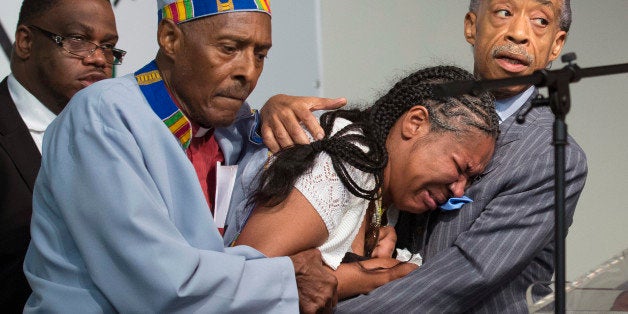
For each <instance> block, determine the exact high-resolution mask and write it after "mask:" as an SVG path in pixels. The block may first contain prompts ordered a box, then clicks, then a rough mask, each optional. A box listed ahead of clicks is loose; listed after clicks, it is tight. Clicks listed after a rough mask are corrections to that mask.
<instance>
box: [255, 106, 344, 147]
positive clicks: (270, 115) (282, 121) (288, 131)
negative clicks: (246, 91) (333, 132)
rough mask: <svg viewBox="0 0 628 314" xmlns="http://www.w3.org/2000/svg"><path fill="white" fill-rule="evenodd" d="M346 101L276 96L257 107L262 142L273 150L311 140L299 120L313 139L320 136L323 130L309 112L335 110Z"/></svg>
mask: <svg viewBox="0 0 628 314" xmlns="http://www.w3.org/2000/svg"><path fill="white" fill-rule="evenodd" d="M346 104H347V100H346V99H345V98H333V99H332V98H319V97H301V96H289V95H283V94H279V95H275V96H273V97H271V98H269V99H268V101H267V102H266V103H265V104H264V106H263V107H262V109H261V110H260V114H261V117H262V127H261V131H262V139H264V144H266V146H268V148H269V149H270V150H271V151H272V152H277V151H278V150H279V149H281V148H285V147H289V146H292V145H294V144H295V143H296V144H308V143H309V142H310V141H309V139H308V137H307V135H306V134H305V132H303V129H302V128H301V125H300V124H299V122H303V124H304V125H305V127H306V128H307V129H308V130H309V131H310V133H311V134H313V135H314V138H316V139H322V138H323V136H324V132H323V129H322V128H321V126H320V124H319V122H318V119H317V118H316V116H314V114H312V111H315V110H332V109H338V108H340V107H342V106H344V105H346Z"/></svg>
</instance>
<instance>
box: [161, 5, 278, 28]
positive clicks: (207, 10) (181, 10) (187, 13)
mask: <svg viewBox="0 0 628 314" xmlns="http://www.w3.org/2000/svg"><path fill="white" fill-rule="evenodd" d="M157 8H158V9H159V13H158V20H159V21H161V20H162V19H170V20H173V21H174V22H175V23H177V24H179V23H183V22H187V21H190V20H193V19H197V18H201V17H205V16H210V15H215V14H220V13H228V12H239V11H249V12H264V13H266V14H268V15H270V0H157Z"/></svg>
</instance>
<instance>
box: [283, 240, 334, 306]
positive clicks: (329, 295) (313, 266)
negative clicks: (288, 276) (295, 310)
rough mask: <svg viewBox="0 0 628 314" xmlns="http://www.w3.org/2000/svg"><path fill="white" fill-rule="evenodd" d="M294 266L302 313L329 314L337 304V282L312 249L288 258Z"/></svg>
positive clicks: (318, 254) (317, 252) (318, 253)
mask: <svg viewBox="0 0 628 314" xmlns="http://www.w3.org/2000/svg"><path fill="white" fill-rule="evenodd" d="M290 258H291V259H292V263H293V264H294V269H295V275H296V279H297V289H298V290H299V308H300V311H301V312H302V313H331V312H332V310H333V308H334V307H335V306H336V303H337V302H338V296H337V287H338V280H337V279H336V277H335V276H334V275H333V274H332V273H331V272H330V271H328V269H327V267H326V266H324V265H323V261H322V258H321V254H320V252H319V251H318V250H316V249H312V250H307V251H303V252H301V253H298V254H295V255H292V256H290Z"/></svg>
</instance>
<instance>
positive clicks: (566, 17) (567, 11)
mask: <svg viewBox="0 0 628 314" xmlns="http://www.w3.org/2000/svg"><path fill="white" fill-rule="evenodd" d="M480 1H482V0H470V2H469V11H470V12H473V13H477V12H478V9H479V8H480ZM562 1H563V5H562V7H561V8H560V24H559V25H560V29H561V30H563V31H565V32H569V27H570V26H571V0H562Z"/></svg>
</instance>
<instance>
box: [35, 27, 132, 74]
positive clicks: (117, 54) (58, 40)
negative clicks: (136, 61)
mask: <svg viewBox="0 0 628 314" xmlns="http://www.w3.org/2000/svg"><path fill="white" fill-rule="evenodd" d="M28 27H29V28H34V29H36V30H38V31H40V32H41V33H42V34H44V35H46V37H48V38H50V39H51V40H52V41H54V42H55V44H57V46H59V47H61V48H63V50H65V51H67V52H68V53H70V54H72V55H73V56H75V57H79V58H81V59H83V58H87V57H89V56H91V55H93V54H94V52H96V50H97V49H99V48H100V50H102V51H103V52H106V51H107V50H110V51H111V54H112V55H113V60H112V61H111V62H109V60H107V63H109V64H114V65H120V64H122V59H123V58H124V56H125V55H126V51H124V50H122V49H118V48H113V47H107V46H106V45H98V44H95V43H93V42H91V41H88V40H84V39H80V38H73V37H69V36H61V35H59V34H55V33H53V32H51V31H47V30H45V29H43V28H41V27H39V26H35V25H28ZM65 39H69V40H80V41H82V42H85V43H89V44H92V45H94V47H93V48H92V49H88V50H86V51H87V52H89V54H88V55H87V56H82V55H80V54H78V53H77V52H75V51H71V50H69V49H68V48H66V47H65V46H64V45H63V40H65ZM105 59H106V58H105Z"/></svg>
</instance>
